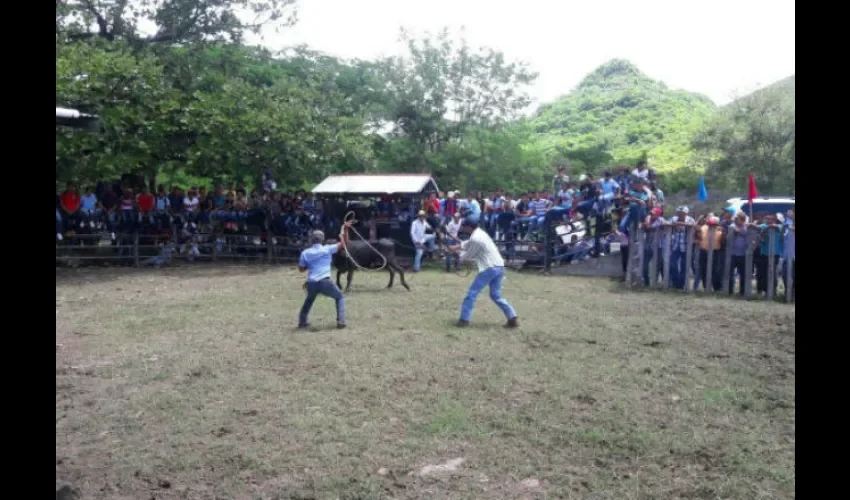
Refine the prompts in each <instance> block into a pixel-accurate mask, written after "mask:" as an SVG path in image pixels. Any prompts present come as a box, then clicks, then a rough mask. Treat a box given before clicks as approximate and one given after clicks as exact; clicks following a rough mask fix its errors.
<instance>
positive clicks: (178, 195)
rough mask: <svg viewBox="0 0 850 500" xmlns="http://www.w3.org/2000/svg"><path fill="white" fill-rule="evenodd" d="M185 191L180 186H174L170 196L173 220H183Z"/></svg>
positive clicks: (169, 204)
mask: <svg viewBox="0 0 850 500" xmlns="http://www.w3.org/2000/svg"><path fill="white" fill-rule="evenodd" d="M183 198H185V197H184V196H183V190H182V189H180V187H179V186H172V188H171V194H169V195H168V202H169V203H168V206H169V213H170V215H171V217H172V218H179V219H181V220H182V218H183Z"/></svg>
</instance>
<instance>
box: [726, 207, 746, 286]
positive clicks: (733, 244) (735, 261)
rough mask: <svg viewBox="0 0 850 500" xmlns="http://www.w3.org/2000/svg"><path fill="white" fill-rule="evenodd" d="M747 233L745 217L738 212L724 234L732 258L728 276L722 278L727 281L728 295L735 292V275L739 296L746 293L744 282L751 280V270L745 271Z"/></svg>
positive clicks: (742, 213) (727, 249)
mask: <svg viewBox="0 0 850 500" xmlns="http://www.w3.org/2000/svg"><path fill="white" fill-rule="evenodd" d="M748 233H749V227H748V225H747V215H746V214H745V213H744V212H738V213H737V214H736V215H735V220H734V223H733V224H731V225H730V226H729V228H728V232H727V234H726V238H727V244H726V251H727V252H732V258H731V266H730V270H729V276H726V277H724V279H728V280H729V294H730V295H731V294H732V293H734V290H735V275H736V274H737V275H738V277H739V278H740V286H741V288H740V290H739V291H738V293H739V294H740V295H744V293H745V291H746V288H745V287H744V284H745V283H746V282H747V281H746V280H752V276H753V270H752V269H747V265H746V255H747V245H748V243H749V239H748Z"/></svg>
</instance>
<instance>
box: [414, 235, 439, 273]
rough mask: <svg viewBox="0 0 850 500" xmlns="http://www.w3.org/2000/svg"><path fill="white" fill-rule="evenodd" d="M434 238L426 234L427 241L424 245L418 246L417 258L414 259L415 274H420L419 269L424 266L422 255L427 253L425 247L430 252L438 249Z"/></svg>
mask: <svg viewBox="0 0 850 500" xmlns="http://www.w3.org/2000/svg"><path fill="white" fill-rule="evenodd" d="M434 238H436V236H434V235H433V234H426V235H425V241H424V242H422V245H416V257H414V259H413V272H418V271H419V268H420V267H421V266H422V254H424V253H425V247H426V246H427V247H428V250H430V251H432V252H433V251H434V250H436V249H437V246H436V245H435V244H434Z"/></svg>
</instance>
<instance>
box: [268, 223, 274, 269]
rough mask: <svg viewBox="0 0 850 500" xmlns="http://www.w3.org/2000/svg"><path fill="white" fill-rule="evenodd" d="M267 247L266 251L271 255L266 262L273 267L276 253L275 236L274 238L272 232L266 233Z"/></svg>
mask: <svg viewBox="0 0 850 500" xmlns="http://www.w3.org/2000/svg"><path fill="white" fill-rule="evenodd" d="M266 247H267V249H266V251H267V252H268V254H269V255H268V256H267V257H268V258H267V259H266V262H267V263H268V264H269V265H271V264H273V263H274V253H275V250H274V236H272V232H271V231H267V232H266Z"/></svg>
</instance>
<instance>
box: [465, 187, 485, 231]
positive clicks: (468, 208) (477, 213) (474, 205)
mask: <svg viewBox="0 0 850 500" xmlns="http://www.w3.org/2000/svg"><path fill="white" fill-rule="evenodd" d="M462 207H463V215H464V217H465V218H466V219H468V220H469V221H470V222H472V223H474V224H478V222H479V221H480V220H481V204H480V203H478V200H476V199H475V195H474V194H473V193H472V191H470V192H469V194H468V195H467V197H466V201H464V203H463V206H462Z"/></svg>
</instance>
